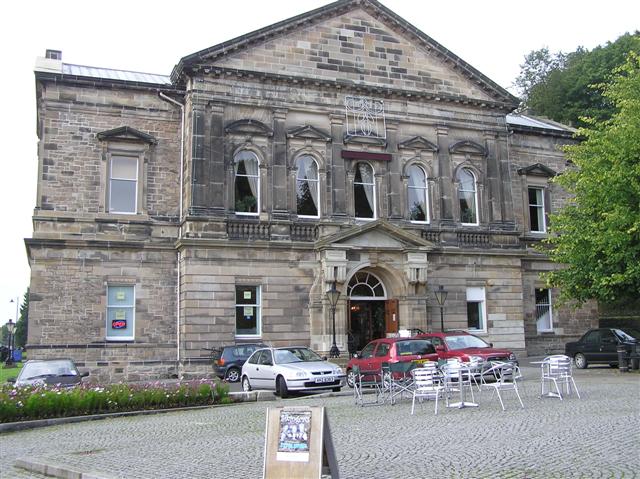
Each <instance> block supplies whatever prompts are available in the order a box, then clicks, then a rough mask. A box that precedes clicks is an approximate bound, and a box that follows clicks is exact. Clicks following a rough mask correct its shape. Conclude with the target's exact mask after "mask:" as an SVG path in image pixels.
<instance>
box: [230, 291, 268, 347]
mask: <svg viewBox="0 0 640 479" xmlns="http://www.w3.org/2000/svg"><path fill="white" fill-rule="evenodd" d="M239 288H244V289H246V288H255V289H254V292H255V301H254V302H253V303H239V302H238V293H239V291H238V289H239ZM245 307H252V308H255V309H254V310H255V322H256V326H255V329H256V333H255V334H250V333H241V334H238V308H245ZM234 313H235V320H234V321H235V323H234V336H235V338H236V339H257V338H261V337H262V287H261V286H260V285H255V284H236V285H235V287H234Z"/></svg>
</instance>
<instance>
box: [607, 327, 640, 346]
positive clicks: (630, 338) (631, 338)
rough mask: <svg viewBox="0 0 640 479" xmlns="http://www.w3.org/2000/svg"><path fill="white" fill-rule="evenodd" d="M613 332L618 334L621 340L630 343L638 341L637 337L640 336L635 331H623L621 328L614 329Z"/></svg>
mask: <svg viewBox="0 0 640 479" xmlns="http://www.w3.org/2000/svg"><path fill="white" fill-rule="evenodd" d="M613 334H615V335H616V336H618V338H619V339H620V340H621V341H627V342H631V343H633V342H635V341H638V338H640V334H639V333H638V332H637V331H633V330H628V331H623V330H621V329H614V330H613Z"/></svg>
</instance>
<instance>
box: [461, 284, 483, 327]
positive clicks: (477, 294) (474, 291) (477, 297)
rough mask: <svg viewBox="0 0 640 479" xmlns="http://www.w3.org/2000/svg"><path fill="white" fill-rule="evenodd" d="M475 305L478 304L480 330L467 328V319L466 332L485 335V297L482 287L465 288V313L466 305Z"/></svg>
mask: <svg viewBox="0 0 640 479" xmlns="http://www.w3.org/2000/svg"><path fill="white" fill-rule="evenodd" d="M469 303H476V304H480V308H481V310H480V328H477V329H476V328H469V327H468V326H469V318H468V317H467V331H471V332H477V333H486V332H487V297H486V292H485V289H484V288H483V287H475V286H474V287H468V288H467V301H466V304H467V311H468V304H469Z"/></svg>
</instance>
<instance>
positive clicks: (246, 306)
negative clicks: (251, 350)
mask: <svg viewBox="0 0 640 479" xmlns="http://www.w3.org/2000/svg"><path fill="white" fill-rule="evenodd" d="M261 334H262V330H261V324H260V287H259V286H244V285H243V286H236V337H256V336H260V335H261Z"/></svg>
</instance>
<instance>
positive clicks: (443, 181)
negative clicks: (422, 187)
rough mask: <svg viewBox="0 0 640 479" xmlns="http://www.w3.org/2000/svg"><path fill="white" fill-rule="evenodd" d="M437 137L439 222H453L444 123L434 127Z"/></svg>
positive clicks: (446, 132) (446, 134) (447, 133)
mask: <svg viewBox="0 0 640 479" xmlns="http://www.w3.org/2000/svg"><path fill="white" fill-rule="evenodd" d="M436 134H437V137H438V163H437V167H438V171H436V172H435V173H436V177H437V178H438V183H439V186H440V201H439V206H440V218H439V220H440V224H451V223H452V222H453V210H452V208H453V201H454V198H453V196H452V181H451V161H450V156H449V128H448V127H447V126H445V125H438V126H437V127H436Z"/></svg>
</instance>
